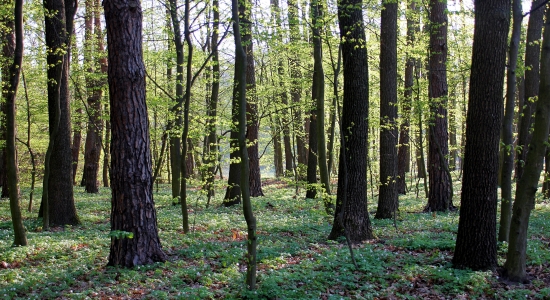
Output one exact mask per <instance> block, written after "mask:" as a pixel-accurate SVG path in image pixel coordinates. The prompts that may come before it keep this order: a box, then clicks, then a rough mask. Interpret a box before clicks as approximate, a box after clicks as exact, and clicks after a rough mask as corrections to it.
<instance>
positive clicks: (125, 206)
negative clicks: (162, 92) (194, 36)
mask: <svg viewBox="0 0 550 300" xmlns="http://www.w3.org/2000/svg"><path fill="white" fill-rule="evenodd" d="M103 6H104V9H105V21H106V24H107V42H108V43H107V44H108V50H109V69H108V81H109V96H110V104H111V106H110V107H111V115H110V120H111V126H112V129H111V130H112V132H111V134H112V141H111V145H112V147H111V158H112V161H111V186H112V200H111V201H112V202H111V203H112V207H111V231H112V232H113V234H112V237H111V249H110V253H109V263H108V264H109V265H114V266H122V267H133V266H137V265H143V264H151V263H154V262H163V261H165V260H166V255H165V254H164V253H163V251H162V249H161V245H160V240H159V237H158V230H157V218H156V211H155V207H154V202H153V182H152V181H151V172H152V171H151V153H150V151H149V150H150V149H149V148H150V141H149V128H148V127H149V125H148V120H147V106H146V103H145V65H144V64H143V54H142V37H141V34H142V12H141V3H140V2H138V1H136V0H105V1H103ZM117 232H123V233H132V235H133V237H131V238H130V237H128V236H124V235H125V234H122V235H118V236H117V234H116V233H117Z"/></svg>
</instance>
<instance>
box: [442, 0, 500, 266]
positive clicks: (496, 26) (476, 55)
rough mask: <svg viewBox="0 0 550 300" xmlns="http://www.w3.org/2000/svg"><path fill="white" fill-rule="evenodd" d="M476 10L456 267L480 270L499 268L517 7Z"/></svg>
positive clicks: (484, 5) (479, 4)
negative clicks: (508, 67)
mask: <svg viewBox="0 0 550 300" xmlns="http://www.w3.org/2000/svg"><path fill="white" fill-rule="evenodd" d="M474 5H475V33H474V44H473V53H472V67H471V75H470V94H469V97H470V99H469V102H468V115H467V118H466V124H467V127H466V149H465V154H464V179H463V182H462V196H461V206H460V219H459V223H458V235H457V239H456V248H455V254H454V257H453V265H455V266H456V267H465V268H471V269H474V270H480V269H493V268H495V267H496V265H497V245H496V241H497V237H496V212H497V181H498V180H497V179H498V152H499V140H500V130H501V126H502V110H503V101H502V94H503V87H504V67H505V64H506V46H507V38H508V29H509V25H510V10H511V7H510V6H511V3H510V1H507V0H490V1H481V0H476V1H475V2H474ZM497 12H498V13H497ZM489 45H490V47H489Z"/></svg>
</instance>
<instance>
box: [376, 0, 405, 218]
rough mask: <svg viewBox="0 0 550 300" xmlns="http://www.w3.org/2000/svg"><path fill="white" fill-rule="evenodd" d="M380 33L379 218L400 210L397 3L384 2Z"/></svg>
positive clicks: (390, 216) (377, 215)
mask: <svg viewBox="0 0 550 300" xmlns="http://www.w3.org/2000/svg"><path fill="white" fill-rule="evenodd" d="M383 6H384V7H383V8H382V21H381V33H380V187H379V196H378V208H377V210H376V216H375V217H376V218H377V219H390V218H392V217H393V216H394V213H395V212H396V211H397V209H398V205H399V202H398V193H397V162H398V159H397V124H396V119H397V2H389V1H384V2H383Z"/></svg>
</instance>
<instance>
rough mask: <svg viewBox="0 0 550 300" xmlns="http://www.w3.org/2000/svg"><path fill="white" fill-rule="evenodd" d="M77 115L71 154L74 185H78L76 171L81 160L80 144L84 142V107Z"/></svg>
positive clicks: (78, 110) (79, 109)
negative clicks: (82, 119)
mask: <svg viewBox="0 0 550 300" xmlns="http://www.w3.org/2000/svg"><path fill="white" fill-rule="evenodd" d="M76 114H77V116H76V117H75V118H74V119H75V120H76V124H75V126H74V127H73V145H72V146H71V156H72V160H73V185H76V173H77V171H78V161H79V160H80V145H81V144H82V121H81V117H82V114H83V112H82V108H81V107H79V108H78V109H77V110H76Z"/></svg>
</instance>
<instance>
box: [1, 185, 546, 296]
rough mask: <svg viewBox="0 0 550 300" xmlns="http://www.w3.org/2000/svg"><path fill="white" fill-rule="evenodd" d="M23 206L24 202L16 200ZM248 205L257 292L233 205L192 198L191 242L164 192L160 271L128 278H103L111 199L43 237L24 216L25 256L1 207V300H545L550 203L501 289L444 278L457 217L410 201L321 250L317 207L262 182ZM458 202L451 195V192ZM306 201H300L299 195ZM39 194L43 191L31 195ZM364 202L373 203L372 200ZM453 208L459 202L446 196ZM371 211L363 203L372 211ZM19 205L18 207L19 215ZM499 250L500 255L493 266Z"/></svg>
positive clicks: (464, 275) (103, 194)
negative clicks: (366, 231) (350, 240)
mask: <svg viewBox="0 0 550 300" xmlns="http://www.w3.org/2000/svg"><path fill="white" fill-rule="evenodd" d="M22 192H23V195H24V196H25V195H28V191H26V190H23V191H22ZM264 192H265V194H266V195H267V196H266V197H262V198H253V205H254V211H255V213H256V217H257V219H258V233H259V245H258V261H259V265H258V290H257V291H254V292H248V291H246V289H245V287H244V276H245V273H246V272H245V268H246V265H245V262H244V255H245V252H246V247H245V242H246V224H245V221H244V218H243V216H242V209H241V207H240V206H238V207H232V208H224V207H222V206H221V197H222V196H223V195H221V194H222V193H221V192H218V196H217V198H216V199H215V200H214V202H213V203H212V205H210V207H209V208H206V199H205V197H204V196H201V194H200V193H199V192H198V191H191V192H190V196H189V205H190V222H191V233H190V234H187V235H184V234H183V232H182V230H181V210H180V207H179V206H174V205H172V199H171V197H170V192H169V187H168V186H161V187H160V190H159V191H158V192H157V193H155V202H156V207H157V211H158V226H159V231H160V238H161V242H162V245H163V248H164V250H165V251H166V253H167V254H168V257H169V260H168V261H167V262H166V263H163V264H155V265H150V266H142V267H139V268H134V269H117V268H112V267H106V263H107V256H108V252H109V241H110V239H109V228H110V225H109V214H110V202H109V197H110V190H109V189H101V191H100V194H96V195H90V194H86V193H85V192H84V191H83V189H82V188H75V199H76V205H77V210H78V213H79V215H80V218H81V220H82V225H80V226H75V227H66V228H64V229H61V228H57V229H55V230H53V231H51V232H43V231H42V230H41V223H40V221H38V220H36V218H35V217H36V214H37V210H38V207H35V210H34V211H33V212H32V213H28V212H25V215H24V217H25V219H26V221H25V226H26V227H27V230H28V239H29V244H30V246H28V247H19V248H12V247H11V243H12V240H13V236H12V234H13V233H12V229H11V220H10V214H9V204H8V201H7V200H1V201H0V298H6V299H219V298H225V299H235V298H237V299H238V298H245V297H248V298H253V299H376V298H380V299H384V298H387V299H395V298H398V299H475V298H477V299H484V298H490V299H493V298H496V299H526V298H533V299H537V298H538V299H550V231H549V229H550V202H549V201H548V200H542V199H537V205H536V208H535V210H534V211H533V215H532V219H531V222H530V239H529V246H528V272H529V274H530V275H531V276H532V280H531V282H530V283H529V284H518V285H508V284H507V283H506V282H502V281H500V280H499V273H498V271H494V272H491V271H486V272H474V271H470V270H457V269H453V268H452V267H451V263H450V261H451V258H452V254H453V249H454V244H455V237H456V231H457V227H458V212H450V213H438V214H435V215H433V214H426V213H420V212H421V211H422V209H423V206H424V205H425V201H424V200H423V199H417V198H416V197H415V194H414V193H410V194H409V195H407V196H401V197H400V213H399V214H398V216H397V221H396V222H395V223H394V221H393V220H374V219H373V220H372V223H373V228H374V231H375V234H376V236H377V238H376V239H375V240H372V241H368V242H365V243H363V244H361V245H357V246H355V247H354V251H355V257H356V260H357V263H358V265H359V269H358V270H356V269H355V268H354V266H353V264H352V262H351V259H350V255H349V251H348V249H347V247H346V246H345V245H344V244H342V243H341V242H334V241H327V240H326V237H327V235H328V233H329V231H330V229H331V223H332V217H331V216H328V215H327V214H326V213H325V211H324V207H323V203H322V201H321V200H304V199H302V198H300V197H298V198H294V197H293V196H294V188H293V187H288V186H286V185H285V184H284V183H283V182H278V181H273V180H271V182H270V184H269V185H267V186H265V187H264ZM458 192H459V191H456V188H455V193H458ZM302 194H303V193H302ZM37 195H40V191H38V192H37ZM369 196H370V193H369ZM454 201H455V205H456V204H458V202H459V197H458V196H455V199H454ZM375 202H376V201H374V200H373V199H369V210H370V211H371V212H374V211H375V209H376V203H375ZM26 203H27V200H26V199H25V198H24V197H23V206H25V205H26ZM506 251H507V245H506V244H499V263H500V264H501V265H502V264H503V263H504V260H505V254H506Z"/></svg>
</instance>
